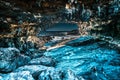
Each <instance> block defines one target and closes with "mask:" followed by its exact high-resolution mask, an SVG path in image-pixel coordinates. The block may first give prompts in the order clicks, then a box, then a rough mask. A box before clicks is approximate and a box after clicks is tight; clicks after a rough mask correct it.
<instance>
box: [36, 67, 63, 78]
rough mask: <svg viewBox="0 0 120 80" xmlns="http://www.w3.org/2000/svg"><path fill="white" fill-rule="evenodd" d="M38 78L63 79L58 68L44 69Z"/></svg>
mask: <svg viewBox="0 0 120 80" xmlns="http://www.w3.org/2000/svg"><path fill="white" fill-rule="evenodd" d="M38 80H63V72H62V71H59V70H55V69H52V70H45V71H43V72H42V73H41V74H40V75H39V78H38Z"/></svg>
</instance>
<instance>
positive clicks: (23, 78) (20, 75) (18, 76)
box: [0, 71, 34, 80]
mask: <svg viewBox="0 0 120 80" xmlns="http://www.w3.org/2000/svg"><path fill="white" fill-rule="evenodd" d="M0 80H1V79H0ZM2 80H34V78H33V77H32V75H31V74H30V72H29V71H21V72H13V73H10V74H8V75H7V76H5V77H3V78H2Z"/></svg>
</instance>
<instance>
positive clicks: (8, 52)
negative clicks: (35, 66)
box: [0, 48, 30, 73]
mask: <svg viewBox="0 0 120 80" xmlns="http://www.w3.org/2000/svg"><path fill="white" fill-rule="evenodd" d="M29 60H30V58H29V57H27V56H24V55H21V54H20V51H19V50H18V49H16V48H0V72H6V73H7V72H11V71H13V70H15V69H16V68H17V67H19V66H22V65H25V64H27V63H28V61H29Z"/></svg>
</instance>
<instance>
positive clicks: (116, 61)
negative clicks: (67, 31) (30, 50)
mask: <svg viewBox="0 0 120 80" xmlns="http://www.w3.org/2000/svg"><path fill="white" fill-rule="evenodd" d="M79 39H80V38H79ZM79 39H77V41H78V40H79ZM81 39H83V37H82V38H81ZM74 42H75V43H76V40H73V41H72V44H74ZM100 43H102V42H93V43H90V44H85V45H81V46H69V45H65V46H63V47H60V48H56V49H53V50H50V51H47V52H45V53H44V54H45V55H46V56H50V57H52V58H54V59H55V60H56V66H55V67H56V69H62V70H65V71H66V70H71V71H73V72H74V73H75V74H76V75H78V76H83V77H84V78H85V79H88V80H89V79H92V80H97V79H98V80H120V54H119V53H118V52H117V51H116V50H114V49H110V48H108V47H104V45H102V46H100ZM91 77H92V78H91ZM93 78H94V79H93Z"/></svg>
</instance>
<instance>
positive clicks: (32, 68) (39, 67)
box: [15, 65, 53, 75]
mask: <svg viewBox="0 0 120 80" xmlns="http://www.w3.org/2000/svg"><path fill="white" fill-rule="evenodd" d="M46 69H53V67H46V66H42V65H25V66H22V67H19V68H18V69H16V70H15V72H20V71H29V72H30V73H31V74H32V75H33V74H34V75H36V74H37V72H41V71H43V70H46Z"/></svg>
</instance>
